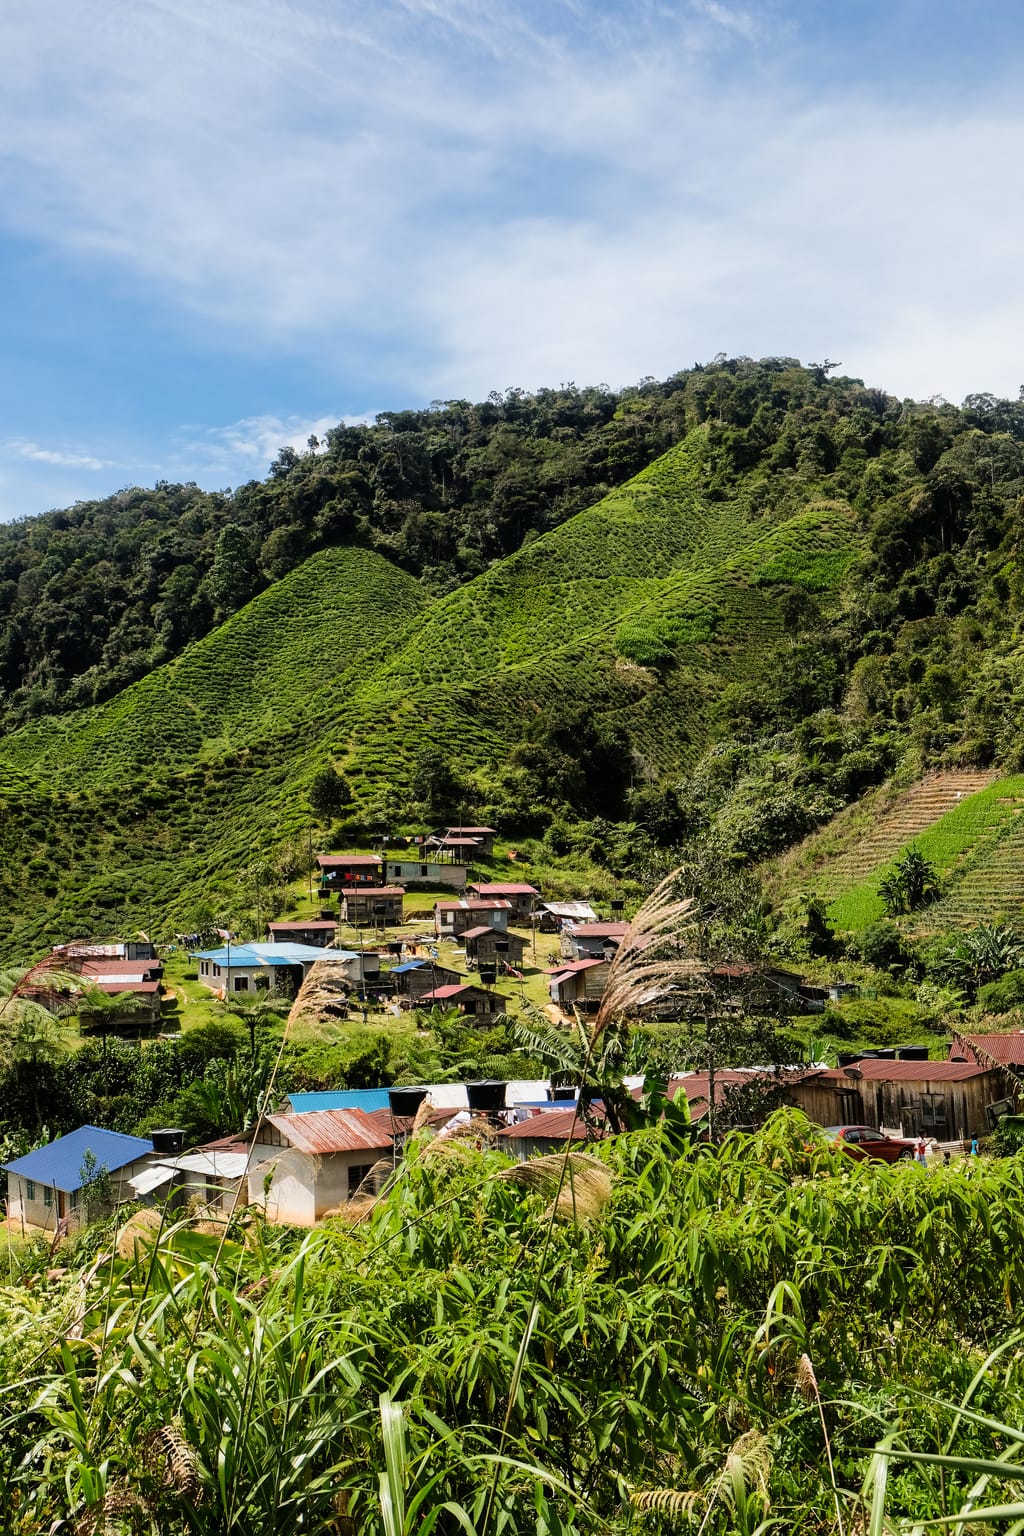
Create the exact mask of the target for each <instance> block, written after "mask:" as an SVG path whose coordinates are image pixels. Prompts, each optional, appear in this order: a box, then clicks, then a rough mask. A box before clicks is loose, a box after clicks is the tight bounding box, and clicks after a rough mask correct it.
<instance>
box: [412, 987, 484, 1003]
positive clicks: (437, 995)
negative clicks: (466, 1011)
mask: <svg viewBox="0 0 1024 1536" xmlns="http://www.w3.org/2000/svg"><path fill="white" fill-rule="evenodd" d="M466 992H471V993H472V994H473V996H474V997H490V996H491V994H490V993H489V992H484V991H483V989H482V988H481V987H468V986H466V985H465V983H461V982H452V983H451V984H450V985H448V986H445V987H435V988H434V990H433V992H424V994H423V996H422V997H421V998H420V1002H421V1003H431V1002H439V1003H449V1002H451V1001H452V1000H453V999H455V998H458V997H461V996H462V995H463V993H466Z"/></svg>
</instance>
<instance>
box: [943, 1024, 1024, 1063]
mask: <svg viewBox="0 0 1024 1536" xmlns="http://www.w3.org/2000/svg"><path fill="white" fill-rule="evenodd" d="M963 1042H964V1045H965V1046H972V1045H973V1046H977V1048H978V1050H979V1051H980V1052H982V1053H983V1054H984V1055H985V1056H991V1057H992V1058H993V1059H994V1060H995V1061H998V1062H999V1063H1000V1064H1001V1065H1003V1066H1007V1067H1019V1066H1024V1030H1015V1031H1014V1032H1013V1033H1012V1034H1004V1035H964V1036H963ZM949 1051H950V1055H951V1056H952V1055H954V1054H955V1055H957V1056H962V1055H965V1054H966V1052H964V1051H962V1050H961V1049H960V1047H959V1046H958V1045H957V1044H956V1043H955V1042H954V1043H953V1045H951V1046H950V1048H949Z"/></svg>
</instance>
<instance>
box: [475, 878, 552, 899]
mask: <svg viewBox="0 0 1024 1536" xmlns="http://www.w3.org/2000/svg"><path fill="white" fill-rule="evenodd" d="M470 890H471V891H476V893H477V895H478V896H539V895H540V891H538V889H537V887H536V886H535V885H501V884H496V883H494V882H493V881H492V882H489V883H485V884H483V885H471V886H470Z"/></svg>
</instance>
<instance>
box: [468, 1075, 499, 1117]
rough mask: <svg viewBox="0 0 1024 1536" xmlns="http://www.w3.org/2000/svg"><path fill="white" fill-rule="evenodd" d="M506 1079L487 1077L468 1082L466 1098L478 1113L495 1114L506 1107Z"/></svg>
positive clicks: (471, 1107) (475, 1112)
mask: <svg viewBox="0 0 1024 1536" xmlns="http://www.w3.org/2000/svg"><path fill="white" fill-rule="evenodd" d="M506 1086H507V1085H506V1082H505V1079H504V1078H503V1077H502V1078H485V1079H483V1080H482V1081H480V1082H476V1083H467V1084H466V1098H467V1100H468V1102H469V1107H470V1109H471V1110H472V1111H473V1113H474V1114H476V1115H493V1114H496V1113H497V1111H498V1110H500V1109H504V1108H505V1088H506Z"/></svg>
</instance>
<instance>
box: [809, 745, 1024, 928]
mask: <svg viewBox="0 0 1024 1536" xmlns="http://www.w3.org/2000/svg"><path fill="white" fill-rule="evenodd" d="M887 794H888V800H887V799H886V795H887ZM872 807H874V808H875V812H876V814H875V815H874V816H873V817H872V814H871V812H872ZM1022 812H1024V775H1016V776H1013V777H1009V778H999V779H997V778H995V776H994V775H993V774H991V773H955V772H950V773H937V774H931V775H929V776H928V778H926V779H923V780H921V781H920V782H919V783H918V784H915V785H913V786H912V787H911V788H910V789H908V790H906V791H904V792H903V793H901V794H898V795H896V796H895V798H893V796H892V792H891V791H888V792H886V791H880V792H878V793H877V794H876V795H875V796H873V797H866V798H865V800H864V801H862V802H861V803H860V804H859V805H857V806H854V807H851V808H850V809H849V810H847V811H845V812H843V813H841V815H840V816H838V817H836V819H835V822H834V823H833V824H832V826H831V827H829V828H826V829H825V830H824V831H823V832H822V833H818V834H816V835H815V837H813V838H811V839H808V842H807V844H805V845H804V847H803V848H802V849H800V850H798V852H797V853H795V854H794V855H791V856H790V858H789V859H787V860H786V861H785V863H784V866H783V871H782V877H783V880H784V881H786V882H788V883H790V884H794V883H795V882H796V881H797V880H800V881H803V882H810V881H813V885H814V888H815V889H816V890H817V891H818V893H819V894H821V895H822V896H824V897H826V898H831V905H830V907H829V916H830V918H831V920H832V921H833V922H834V923H835V925H836V927H837V928H840V929H843V930H850V929H853V930H856V929H858V928H863V927H866V926H867V925H868V924H869V923H872V922H875V921H877V920H878V918H880V917H882V916H883V915H884V910H885V909H884V905H883V902H882V899H881V897H880V896H879V894H878V887H879V883H880V881H881V880H882V879H883V877H884V876H885V875H886V874H887V873H888V871H889V870H890V869H891V868H892V866H893V864H894V862H895V860H896V859H897V858H898V857H899V855H900V854H901V853H903V852H905V851H906V849H907V848H909V847H914V848H916V849H918V850H919V851H920V852H921V853H922V854H924V856H925V858H927V859H928V860H929V861H930V862H931V863H932V864H934V865H935V867H936V868H937V869H938V871H939V872H940V874H941V875H942V878H943V881H944V883H945V886H946V894H945V895H944V896H943V898H942V899H941V900H940V901H939V902H937V903H936V904H935V905H934V906H932V907H929V908H927V909H926V910H925V911H924V912H921V913H918V914H917V915H916V917H915V918H914V920H913V924H912V926H914V927H916V928H917V929H919V930H921V931H935V930H940V929H942V928H946V927H958V926H964V925H967V926H971V925H972V924H974V923H978V922H982V921H987V922H994V921H997V920H999V919H1004V918H1017V919H1020V918H1021V917H1024V822H1022V820H1021V816H1022ZM826 848H829V849H831V856H830V857H825V858H821V859H820V860H819V861H818V862H817V863H816V862H815V854H816V852H820V851H821V850H823V849H826ZM811 871H813V874H812V873H811Z"/></svg>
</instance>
